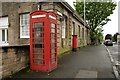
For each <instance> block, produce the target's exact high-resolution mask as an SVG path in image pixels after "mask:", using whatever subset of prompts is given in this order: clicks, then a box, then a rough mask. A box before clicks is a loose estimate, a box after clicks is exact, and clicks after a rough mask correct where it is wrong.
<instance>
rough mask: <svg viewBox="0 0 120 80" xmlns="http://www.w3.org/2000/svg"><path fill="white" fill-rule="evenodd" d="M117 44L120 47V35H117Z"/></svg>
mask: <svg viewBox="0 0 120 80" xmlns="http://www.w3.org/2000/svg"><path fill="white" fill-rule="evenodd" d="M117 43H118V44H119V45H120V35H117Z"/></svg>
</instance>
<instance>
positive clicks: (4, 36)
mask: <svg viewBox="0 0 120 80" xmlns="http://www.w3.org/2000/svg"><path fill="white" fill-rule="evenodd" d="M0 45H2V46H3V45H8V17H2V18H0Z"/></svg>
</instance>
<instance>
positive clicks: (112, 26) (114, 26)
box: [66, 0, 118, 36]
mask: <svg viewBox="0 0 120 80" xmlns="http://www.w3.org/2000/svg"><path fill="white" fill-rule="evenodd" d="M73 1H76V0H66V2H68V3H69V4H70V5H71V6H72V7H73V8H74V6H73ZM114 1H116V3H117V6H116V9H115V10H114V11H113V14H111V15H110V16H109V17H108V18H110V19H111V21H109V22H108V23H107V24H106V25H104V26H103V29H104V31H103V34H104V36H105V35H106V34H112V35H114V34H115V33H116V32H118V0H114Z"/></svg>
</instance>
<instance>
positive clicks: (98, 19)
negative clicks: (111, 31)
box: [74, 0, 116, 41]
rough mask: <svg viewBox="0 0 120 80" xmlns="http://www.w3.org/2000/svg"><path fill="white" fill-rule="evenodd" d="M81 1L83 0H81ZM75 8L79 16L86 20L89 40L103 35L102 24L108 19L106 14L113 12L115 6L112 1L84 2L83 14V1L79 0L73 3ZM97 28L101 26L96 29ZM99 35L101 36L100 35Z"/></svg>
mask: <svg viewBox="0 0 120 80" xmlns="http://www.w3.org/2000/svg"><path fill="white" fill-rule="evenodd" d="M82 1H83V0H82ZM74 6H75V9H76V11H77V12H78V14H80V16H81V17H82V18H83V19H84V16H85V20H86V22H88V24H89V26H90V38H91V41H94V40H96V38H97V39H99V38H100V37H103V35H102V31H103V30H102V26H104V25H105V24H107V22H108V21H110V19H109V18H108V16H110V14H113V10H114V9H115V7H116V3H114V2H85V15H84V2H81V0H79V1H77V2H76V3H74ZM97 28H101V31H100V30H97ZM100 35H101V36H100Z"/></svg>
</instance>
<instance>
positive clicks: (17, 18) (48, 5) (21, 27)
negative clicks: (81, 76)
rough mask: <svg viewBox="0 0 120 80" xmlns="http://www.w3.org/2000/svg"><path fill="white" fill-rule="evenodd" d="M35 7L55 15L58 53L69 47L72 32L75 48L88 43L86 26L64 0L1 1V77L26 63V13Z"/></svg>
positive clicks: (27, 22)
mask: <svg viewBox="0 0 120 80" xmlns="http://www.w3.org/2000/svg"><path fill="white" fill-rule="evenodd" d="M38 5H39V7H38ZM38 8H39V10H48V11H54V12H55V13H56V14H57V21H58V39H57V40H58V43H57V44H58V54H62V53H65V52H67V51H70V50H71V48H72V35H77V47H82V46H86V45H88V44H90V38H89V26H88V25H87V24H86V23H85V22H84V20H83V19H82V18H81V17H80V16H79V15H78V14H77V13H76V12H75V10H74V9H73V8H72V7H71V6H70V5H69V4H68V3H67V2H61V1H60V2H39V3H38V2H2V15H1V16H0V47H1V48H0V54H1V56H2V59H0V60H1V61H0V62H1V65H0V66H1V67H0V74H2V76H3V77H5V76H7V75H10V74H13V73H15V72H17V71H19V70H21V69H22V68H25V67H26V66H27V65H28V63H29V44H30V41H29V40H30V31H29V28H30V24H29V23H30V22H29V20H30V13H32V12H34V11H36V10H38ZM13 66H16V67H13Z"/></svg>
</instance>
